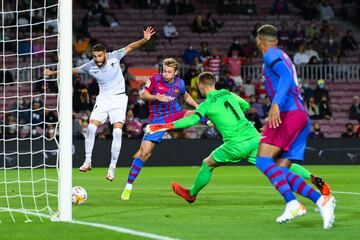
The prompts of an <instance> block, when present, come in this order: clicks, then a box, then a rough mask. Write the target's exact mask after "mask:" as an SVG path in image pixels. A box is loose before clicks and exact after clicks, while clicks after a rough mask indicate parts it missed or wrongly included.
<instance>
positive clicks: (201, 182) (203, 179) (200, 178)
mask: <svg viewBox="0 0 360 240" xmlns="http://www.w3.org/2000/svg"><path fill="white" fill-rule="evenodd" d="M211 175H212V169H210V168H209V166H208V165H207V164H206V162H203V163H202V165H201V168H200V170H199V172H198V174H197V175H196V178H195V181H194V184H193V186H192V187H191V188H190V195H191V196H196V195H197V194H198V193H199V192H200V191H201V189H203V188H204V187H205V186H206V185H207V184H208V183H209V182H210V179H211Z"/></svg>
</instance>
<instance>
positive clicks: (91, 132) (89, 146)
mask: <svg viewBox="0 0 360 240" xmlns="http://www.w3.org/2000/svg"><path fill="white" fill-rule="evenodd" d="M100 124H101V122H100V121H98V120H94V119H90V123H89V125H88V129H87V131H86V136H85V161H84V163H83V165H82V166H81V167H80V168H79V170H80V171H81V172H87V171H90V170H91V161H92V159H91V156H92V151H93V148H94V143H95V135H96V130H97V128H98V127H99V125H100Z"/></svg>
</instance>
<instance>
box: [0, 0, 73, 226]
mask: <svg viewBox="0 0 360 240" xmlns="http://www.w3.org/2000/svg"><path fill="white" fill-rule="evenodd" d="M61 2H66V1H58V0H27V1H19V0H14V1H8V0H1V15H0V22H1V29H0V31H1V35H0V36H1V43H0V44H1V56H0V221H1V222H7V221H32V220H33V219H40V220H42V219H43V218H44V217H47V218H50V217H52V216H58V212H59V207H60V208H61V207H62V206H61V205H62V203H61V201H58V199H61V196H60V194H62V193H61V191H62V190H61V183H59V182H65V183H67V186H66V191H65V193H66V194H68V195H70V194H69V192H70V191H71V174H70V175H68V176H65V175H61V174H62V172H61V168H59V167H60V166H61V159H63V158H62V157H64V156H65V154H63V155H64V156H62V154H61V151H60V150H61V148H62V146H61V145H60V144H59V143H61V142H64V141H63V140H62V138H61V137H60V132H59V129H60V126H61V128H63V127H62V125H61V124H60V121H59V119H60V116H61V117H66V116H65V115H64V116H62V115H61V114H62V112H61V109H60V104H59V103H60V102H61V97H60V94H59V92H61V88H62V81H61V80H60V79H64V78H63V75H61V72H60V74H59V75H58V76H54V77H53V78H44V76H43V74H42V72H43V70H44V68H53V69H57V70H59V69H61V67H62V65H61V62H62V58H61V57H63V56H62V54H61V51H62V50H63V49H61V48H60V47H59V46H61V45H60V43H61V38H60V35H61V34H59V33H61V32H62V31H61V24H60V23H61V22H60V21H59V19H60V12H61V11H62V10H61ZM69 2H70V10H69V11H70V13H71V1H69ZM70 18H71V17H70ZM70 25H71V20H70ZM68 30H69V31H70V35H71V27H70V28H69V27H68ZM70 46H71V40H70ZM69 48H70V51H71V47H69ZM68 61H70V62H71V56H70V58H69V59H68ZM70 68H71V65H70ZM70 72H71V71H70ZM67 81H69V82H71V78H70V79H67ZM70 87H71V83H70ZM68 92H70V98H71V92H72V91H71V90H68ZM68 98H69V97H68ZM63 105H64V104H63ZM64 107H65V106H64ZM70 109H71V105H70ZM70 118H71V115H70ZM70 121H71V120H70ZM65 122H69V121H68V120H67V121H65ZM70 127H71V124H70ZM67 131H69V132H71V129H67ZM59 138H60V139H59ZM68 140H69V142H70V144H71V136H70V139H68ZM67 148H69V145H67ZM64 150H65V149H64ZM67 152H70V154H69V153H67V156H70V158H68V161H70V162H71V145H70V149H67ZM61 177H64V178H70V186H69V180H65V181H62V180H61V181H59V179H60V178H61ZM69 188H70V189H69ZM59 193H60V194H59ZM66 197H68V201H70V196H66ZM65 205H66V206H67V210H66V211H70V212H71V205H70V208H69V207H68V206H69V203H68V202H66V203H65ZM63 206H64V205H63ZM60 212H61V209H60ZM34 216H35V217H34ZM70 218H71V213H70ZM67 220H69V217H68V219H67Z"/></svg>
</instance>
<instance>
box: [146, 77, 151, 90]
mask: <svg viewBox="0 0 360 240" xmlns="http://www.w3.org/2000/svg"><path fill="white" fill-rule="evenodd" d="M150 85H151V80H150V79H148V80H147V81H146V83H145V87H147V88H148V87H150Z"/></svg>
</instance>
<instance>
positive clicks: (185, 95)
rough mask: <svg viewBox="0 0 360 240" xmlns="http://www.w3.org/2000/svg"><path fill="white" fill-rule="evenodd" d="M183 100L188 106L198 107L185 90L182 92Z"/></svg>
mask: <svg viewBox="0 0 360 240" xmlns="http://www.w3.org/2000/svg"><path fill="white" fill-rule="evenodd" d="M184 100H185V102H186V103H187V104H189V105H190V106H193V107H194V108H197V107H198V104H197V102H195V100H194V99H193V98H192V97H191V95H190V94H189V93H188V92H185V94H184Z"/></svg>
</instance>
